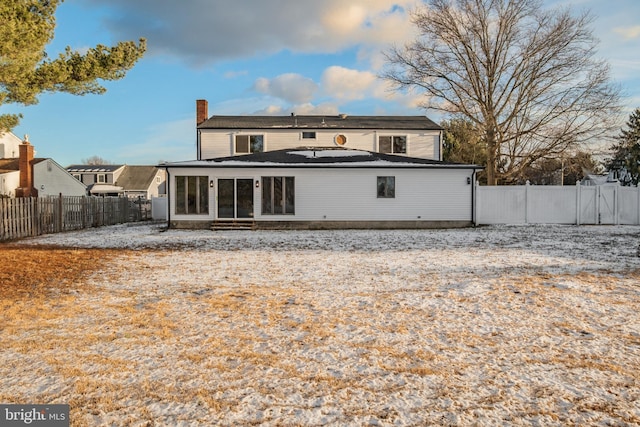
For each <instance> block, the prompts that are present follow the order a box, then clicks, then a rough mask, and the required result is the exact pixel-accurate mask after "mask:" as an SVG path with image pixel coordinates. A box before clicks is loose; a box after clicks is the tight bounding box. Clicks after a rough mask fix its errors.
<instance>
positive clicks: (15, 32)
mask: <svg viewBox="0 0 640 427" xmlns="http://www.w3.org/2000/svg"><path fill="white" fill-rule="evenodd" d="M62 1H63V0H2V2H0V107H2V105H4V104H22V105H31V104H36V103H37V102H38V95H39V94H41V93H43V92H66V93H70V94H73V95H85V94H89V93H94V94H101V93H104V92H105V90H106V89H105V88H104V87H103V86H101V85H100V84H99V83H98V82H97V80H98V79H102V80H117V79H121V78H122V77H124V76H125V74H126V72H127V70H129V69H130V68H131V67H133V65H134V64H135V63H136V62H137V61H138V59H140V58H141V57H142V55H143V54H144V52H145V50H146V41H145V40H144V39H140V42H139V44H136V43H135V42H130V41H129V42H120V43H118V44H117V45H115V46H113V47H108V46H104V45H97V46H96V47H94V48H90V49H88V50H87V51H86V53H80V52H77V51H74V50H72V49H71V48H70V47H67V48H66V49H65V51H64V52H63V53H60V54H59V55H58V56H57V57H56V58H53V59H51V58H49V55H48V54H47V52H46V51H45V48H46V46H47V45H48V44H49V43H50V42H51V40H53V36H54V30H55V27H56V20H55V12H56V9H57V7H58V5H59V4H60V3H62ZM20 117H21V115H16V114H4V115H0V132H2V131H6V130H11V129H12V128H13V127H15V126H16V125H17V124H18V122H19V120H20Z"/></svg>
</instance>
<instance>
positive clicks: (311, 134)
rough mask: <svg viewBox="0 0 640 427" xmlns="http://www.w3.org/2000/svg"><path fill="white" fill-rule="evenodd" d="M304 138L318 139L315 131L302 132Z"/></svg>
mask: <svg viewBox="0 0 640 427" xmlns="http://www.w3.org/2000/svg"><path fill="white" fill-rule="evenodd" d="M302 139H316V133H315V132H302Z"/></svg>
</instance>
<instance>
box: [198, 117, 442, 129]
mask: <svg viewBox="0 0 640 427" xmlns="http://www.w3.org/2000/svg"><path fill="white" fill-rule="evenodd" d="M278 128H280V129H316V130H322V129H371V130H376V129H380V130H382V129H397V130H400V129H402V130H441V129H442V127H440V126H439V125H438V124H437V123H435V122H433V121H432V120H430V119H429V118H427V117H425V116H349V115H346V114H341V115H337V116H319V115H314V116H297V115H291V116H211V117H210V118H209V119H207V120H205V121H204V122H202V123H201V124H200V125H198V129H278Z"/></svg>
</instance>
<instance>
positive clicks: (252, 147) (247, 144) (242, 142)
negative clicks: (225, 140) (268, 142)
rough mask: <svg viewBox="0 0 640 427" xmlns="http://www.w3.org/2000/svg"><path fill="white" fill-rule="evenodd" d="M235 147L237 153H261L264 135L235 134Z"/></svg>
mask: <svg viewBox="0 0 640 427" xmlns="http://www.w3.org/2000/svg"><path fill="white" fill-rule="evenodd" d="M235 149H236V153H238V154H250V153H262V152H263V151H264V135H236V141H235Z"/></svg>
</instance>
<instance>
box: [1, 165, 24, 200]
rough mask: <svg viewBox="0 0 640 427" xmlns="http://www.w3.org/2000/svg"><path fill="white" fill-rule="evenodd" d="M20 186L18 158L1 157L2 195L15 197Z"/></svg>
mask: <svg viewBox="0 0 640 427" xmlns="http://www.w3.org/2000/svg"><path fill="white" fill-rule="evenodd" d="M19 186H20V170H19V169H18V159H0V197H15V195H16V188H18V187H19Z"/></svg>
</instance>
